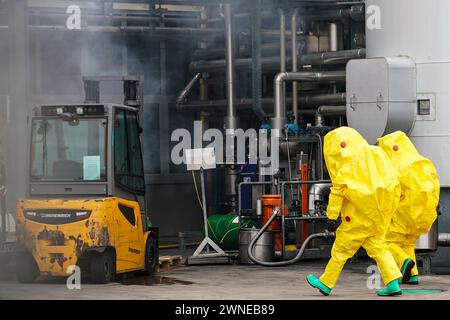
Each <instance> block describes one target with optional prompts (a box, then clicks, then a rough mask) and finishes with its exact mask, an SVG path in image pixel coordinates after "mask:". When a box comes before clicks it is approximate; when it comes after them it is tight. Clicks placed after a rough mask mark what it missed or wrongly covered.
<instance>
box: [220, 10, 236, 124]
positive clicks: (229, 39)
mask: <svg viewBox="0 0 450 320" xmlns="http://www.w3.org/2000/svg"><path fill="white" fill-rule="evenodd" d="M223 14H224V19H225V58H226V77H227V115H226V117H225V128H226V129H237V127H238V119H237V117H236V87H235V69H234V30H233V21H232V19H233V17H232V13H231V5H230V4H229V3H227V4H224V5H223Z"/></svg>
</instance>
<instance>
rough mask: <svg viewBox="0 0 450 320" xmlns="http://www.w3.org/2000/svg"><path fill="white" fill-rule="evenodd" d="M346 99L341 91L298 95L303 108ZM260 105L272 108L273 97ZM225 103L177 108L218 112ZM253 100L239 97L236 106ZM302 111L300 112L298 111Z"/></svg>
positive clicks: (196, 103) (247, 105)
mask: <svg viewBox="0 0 450 320" xmlns="http://www.w3.org/2000/svg"><path fill="white" fill-rule="evenodd" d="M345 99H346V94H345V93H344V92H342V93H325V94H317V95H308V96H300V97H299V105H300V106H301V107H303V108H315V107H317V106H320V105H327V104H330V105H340V104H342V105H344V104H345ZM291 101H292V100H291V99H290V98H287V99H286V103H291ZM261 102H262V105H263V107H264V109H266V110H269V109H270V110H273V102H274V99H273V98H262V99H261ZM226 105H227V101H226V100H208V101H191V102H189V103H186V104H181V105H178V106H177V108H178V109H179V110H182V111H209V112H214V111H216V112H218V111H224V110H225V108H226ZM252 105H253V100H252V99H246V98H243V99H239V100H237V101H236V107H237V108H238V109H242V110H245V109H248V110H250V109H252ZM315 111H316V110H312V112H313V113H312V114H314V113H315ZM300 113H302V112H300Z"/></svg>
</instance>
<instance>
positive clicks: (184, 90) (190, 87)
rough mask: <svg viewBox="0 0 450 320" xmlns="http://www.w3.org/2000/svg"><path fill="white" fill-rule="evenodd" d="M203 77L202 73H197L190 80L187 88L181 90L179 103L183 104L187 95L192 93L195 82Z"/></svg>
mask: <svg viewBox="0 0 450 320" xmlns="http://www.w3.org/2000/svg"><path fill="white" fill-rule="evenodd" d="M201 77H202V74H201V73H197V74H196V75H195V76H194V78H192V80H191V81H189V83H188V84H187V86H186V88H184V89H183V91H181V93H180V95H179V96H178V98H177V105H180V104H182V103H183V102H185V101H186V98H187V96H188V95H189V93H191V91H192V88H193V87H194V85H195V83H196V82H197V81H198V80H199V79H200V78H201Z"/></svg>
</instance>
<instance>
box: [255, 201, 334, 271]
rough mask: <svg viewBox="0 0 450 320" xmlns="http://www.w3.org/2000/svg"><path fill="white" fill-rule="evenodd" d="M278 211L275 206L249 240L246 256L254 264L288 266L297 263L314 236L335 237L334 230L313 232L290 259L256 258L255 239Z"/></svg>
mask: <svg viewBox="0 0 450 320" xmlns="http://www.w3.org/2000/svg"><path fill="white" fill-rule="evenodd" d="M279 212H280V208H279V207H275V208H274V210H273V214H272V216H271V217H270V219H269V220H267V222H266V223H265V224H264V226H263V227H262V228H261V229H260V230H259V232H258V233H257V234H256V236H255V237H254V238H253V239H252V241H250V244H249V246H248V249H247V254H248V257H249V258H250V260H251V261H253V262H254V263H256V264H259V265H262V266H266V267H282V266H288V265H291V264H294V263H297V262H298V261H300V259H301V258H302V256H303V253H304V252H305V249H306V247H307V246H308V244H309V243H310V242H311V240H313V239H316V238H325V239H330V238H332V237H335V233H334V232H329V231H328V230H325V231H324V232H321V233H315V234H312V235H310V236H309V237H308V238H306V239H305V241H304V242H303V244H302V246H301V248H300V250H299V251H298V253H297V255H296V256H295V257H294V258H293V259H291V260H287V261H279V262H268V261H261V260H258V259H256V257H255V256H254V255H253V247H254V246H255V243H256V241H258V239H259V238H260V237H261V235H262V234H263V233H264V232H265V231H266V230H267V228H268V227H269V225H270V224H271V223H272V221H273V220H275V218H276V217H277V216H278V214H279Z"/></svg>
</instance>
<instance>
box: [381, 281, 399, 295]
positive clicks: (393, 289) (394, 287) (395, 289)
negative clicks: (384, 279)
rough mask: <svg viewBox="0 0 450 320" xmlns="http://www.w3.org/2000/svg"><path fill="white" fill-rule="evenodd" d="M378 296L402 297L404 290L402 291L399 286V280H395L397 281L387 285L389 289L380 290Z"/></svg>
mask: <svg viewBox="0 0 450 320" xmlns="http://www.w3.org/2000/svg"><path fill="white" fill-rule="evenodd" d="M377 295H379V296H381V297H387V296H401V295H402V289H400V286H399V285H398V279H395V280H392V281H391V282H389V283H388V285H387V288H385V289H381V290H378V291H377Z"/></svg>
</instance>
